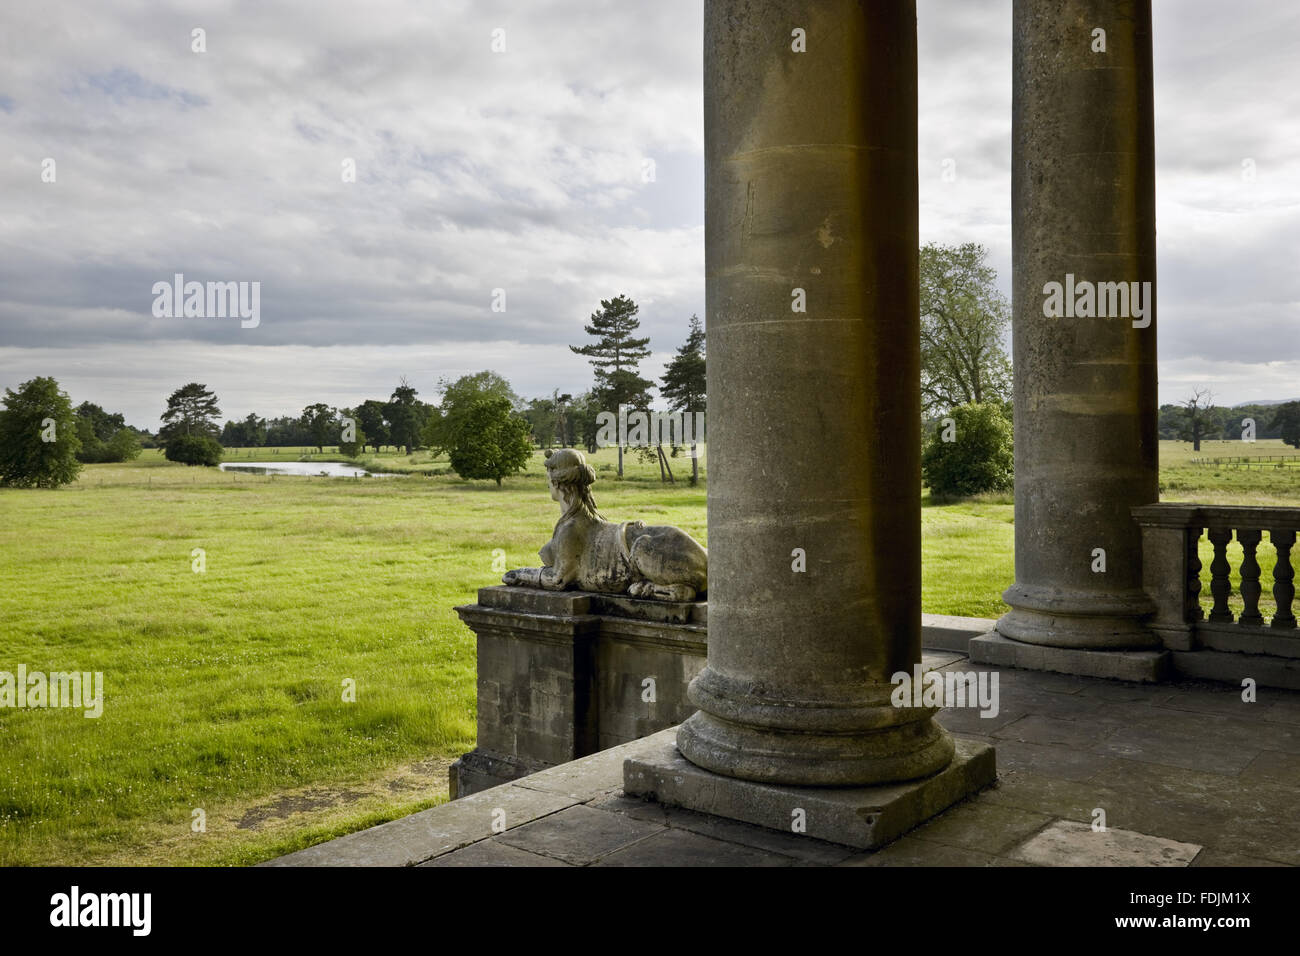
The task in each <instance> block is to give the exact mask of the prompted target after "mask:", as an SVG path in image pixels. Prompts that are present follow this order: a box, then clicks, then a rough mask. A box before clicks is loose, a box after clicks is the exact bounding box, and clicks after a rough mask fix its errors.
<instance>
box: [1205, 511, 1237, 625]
mask: <svg viewBox="0 0 1300 956" xmlns="http://www.w3.org/2000/svg"><path fill="white" fill-rule="evenodd" d="M1231 540H1232V529H1231V528H1211V529H1210V543H1211V544H1212V545H1214V560H1213V561H1211V562H1210V593H1211V594H1212V595H1214V607H1213V608H1212V609H1211V611H1210V620H1211V621H1228V622H1229V623H1231V621H1232V611H1231V610H1230V609H1229V607H1228V595H1229V594H1231V593H1232V580H1231V578H1230V577H1229V575H1230V574H1231V573H1232V566H1231V565H1230V564H1228V542H1229V541H1231Z"/></svg>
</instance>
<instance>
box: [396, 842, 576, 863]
mask: <svg viewBox="0 0 1300 956" xmlns="http://www.w3.org/2000/svg"><path fill="white" fill-rule="evenodd" d="M572 865H573V864H571V863H565V862H564V861H563V860H557V859H554V858H553V857H549V856H542V855H541V854H540V853H529V852H528V851H527V850H520V849H518V848H516V847H513V846H510V845H509V844H506V843H499V842H497V841H496V840H480V841H479V842H478V843H471V844H470V845H469V846H467V847H465V848H464V849H462V850H456V851H455V852H453V853H444V854H443V855H442V856H439V857H435V858H434V859H432V860H430V861H429V862H427V863H421V864H419V866H420V867H426V866H509V867H516V866H572Z"/></svg>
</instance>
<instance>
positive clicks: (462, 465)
mask: <svg viewBox="0 0 1300 956" xmlns="http://www.w3.org/2000/svg"><path fill="white" fill-rule="evenodd" d="M528 433H529V427H528V422H527V420H525V419H524V418H523V417H521V416H519V415H516V414H515V413H514V411H513V409H512V407H511V405H510V401H509V400H508V399H505V398H502V397H500V396H496V397H491V398H483V399H479V400H478V401H476V402H475V403H474V404H473V405H471V406H470V408H469V409H468V410H467V411H466V412H465V414H464V415H463V416H462V417H461V418H460V419H459V425H458V431H457V433H456V436H455V438H454V442H453V447H452V448H451V467H452V469H453V470H454V471H455V472H456V474H458V475H460V476H461V477H462V478H470V479H473V478H492V479H494V480H495V481H496V483H497V487H498V488H499V487H500V486H501V479H502V478H504V477H506V476H507V475H513V474H516V473H518V472H520V471H523V470H524V468H525V466H527V464H528V461H529V459H531V458H532V454H533V443H532V442H531V441H530V440H529V437H528Z"/></svg>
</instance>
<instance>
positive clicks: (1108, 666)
mask: <svg viewBox="0 0 1300 956" xmlns="http://www.w3.org/2000/svg"><path fill="white" fill-rule="evenodd" d="M1000 626H1001V623H1000V622H999V627H1000ZM969 653H970V659H971V662H972V663H974V664H990V665H993V666H995V667H1012V668H1018V669H1020V670H1028V671H1054V672H1056V673H1058V674H1074V675H1076V676H1079V677H1108V678H1111V679H1112V680H1129V681H1137V682H1139V683H1143V684H1158V683H1160V682H1161V681H1163V680H1165V679H1167V678H1168V676H1169V673H1170V660H1169V652H1168V651H1165V650H1149V651H1148V650H1139V651H1131V650H1099V651H1094V650H1082V649H1079V648H1072V647H1047V646H1044V645H1042V644H1026V643H1024V642H1022V641H1013V640H1011V639H1010V638H1008V637H1004V636H1003V635H1001V634H1000V633H998V631H989V632H988V633H987V634H981V635H980V636H979V637H977V638H975V639H974V640H972V641H971V642H970V651H969Z"/></svg>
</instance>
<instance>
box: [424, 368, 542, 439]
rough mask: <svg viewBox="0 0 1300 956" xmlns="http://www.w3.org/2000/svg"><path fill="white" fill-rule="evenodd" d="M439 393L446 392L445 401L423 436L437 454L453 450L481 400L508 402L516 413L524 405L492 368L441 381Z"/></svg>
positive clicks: (432, 416)
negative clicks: (452, 380) (467, 416)
mask: <svg viewBox="0 0 1300 956" xmlns="http://www.w3.org/2000/svg"><path fill="white" fill-rule="evenodd" d="M438 390H439V391H441V392H442V402H441V403H440V404H439V406H438V407H437V408H435V409H433V410H432V414H431V415H430V417H429V420H428V421H427V422H426V423H425V426H424V431H423V433H422V435H423V439H424V442H425V444H427V445H429V446H430V447H431V448H433V449H434V451H435V452H436V453H437V454H443V453H447V452H450V451H451V449H452V447H453V446H454V445H455V443H456V439H457V436H459V434H460V430H461V428H462V426H463V424H464V419H465V416H466V415H467V414H468V413H469V411H470V409H471V408H473V407H474V405H475V404H477V403H478V402H479V401H481V400H483V399H485V398H501V399H505V401H506V402H507V404H509V405H510V408H511V409H512V410H513V409H516V408H518V407H519V406H520V405H521V404H522V403H521V402H520V400H519V396H518V395H516V394H515V392H514V389H512V388H511V387H510V383H509V382H507V381H506V380H505V378H504V377H503V376H501V375H499V374H498V373H496V372H493V371H491V370H490V369H488V370H485V371H482V372H475V373H473V374H472V375H462V376H461V377H460V378H458V379H456V381H454V382H448V381H447V380H446V379H445V378H444V379H440V380H439V382H438Z"/></svg>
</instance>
